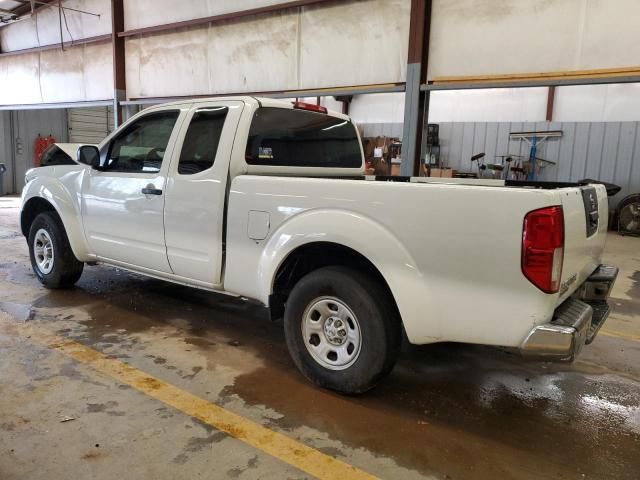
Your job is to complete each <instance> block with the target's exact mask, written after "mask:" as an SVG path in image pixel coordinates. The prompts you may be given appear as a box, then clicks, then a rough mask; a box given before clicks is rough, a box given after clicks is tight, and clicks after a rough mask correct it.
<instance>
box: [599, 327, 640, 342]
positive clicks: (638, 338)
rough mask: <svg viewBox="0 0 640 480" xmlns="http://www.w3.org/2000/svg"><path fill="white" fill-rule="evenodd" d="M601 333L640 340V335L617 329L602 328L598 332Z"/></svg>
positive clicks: (635, 340)
mask: <svg viewBox="0 0 640 480" xmlns="http://www.w3.org/2000/svg"><path fill="white" fill-rule="evenodd" d="M598 334H599V335H606V336H607V337H617V338H625V339H627V340H632V341H634V342H640V335H633V334H631V333H625V332H618V331H616V330H609V329H606V330H605V329H602V330H600V332H598Z"/></svg>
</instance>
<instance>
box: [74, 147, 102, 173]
mask: <svg viewBox="0 0 640 480" xmlns="http://www.w3.org/2000/svg"><path fill="white" fill-rule="evenodd" d="M76 160H77V161H78V163H84V164H85V165H89V166H90V167H91V168H93V169H96V170H99V169H100V151H99V150H98V147H96V146H95V145H82V146H81V147H80V148H78V153H77V156H76Z"/></svg>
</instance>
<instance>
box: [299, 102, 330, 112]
mask: <svg viewBox="0 0 640 480" xmlns="http://www.w3.org/2000/svg"><path fill="white" fill-rule="evenodd" d="M293 108H297V109H298V110H309V111H310V112H318V113H327V112H328V110H327V109H326V107H323V106H322V105H314V104H313V103H305V102H293Z"/></svg>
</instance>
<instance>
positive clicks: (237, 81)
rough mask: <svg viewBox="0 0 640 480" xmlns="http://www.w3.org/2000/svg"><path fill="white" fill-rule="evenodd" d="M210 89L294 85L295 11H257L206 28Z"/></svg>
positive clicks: (295, 74) (288, 86) (218, 90)
mask: <svg viewBox="0 0 640 480" xmlns="http://www.w3.org/2000/svg"><path fill="white" fill-rule="evenodd" d="M208 33H209V37H208V45H209V50H208V63H209V79H210V82H211V86H210V91H211V92H216V93H217V92H243V91H244V92H246V91H265V90H267V91H268V90H287V89H290V88H296V85H297V84H298V73H297V62H298V57H297V38H298V15H297V13H295V12H292V11H289V12H287V13H275V14H270V15H260V16H259V17H253V18H251V19H244V20H240V21H234V22H230V23H225V24H222V25H219V26H215V27H211V28H210V29H209V32H208Z"/></svg>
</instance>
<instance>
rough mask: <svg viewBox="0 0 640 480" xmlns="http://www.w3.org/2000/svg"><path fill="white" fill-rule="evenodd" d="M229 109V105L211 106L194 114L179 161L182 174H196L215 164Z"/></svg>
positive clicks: (179, 170) (179, 171) (179, 169)
mask: <svg viewBox="0 0 640 480" xmlns="http://www.w3.org/2000/svg"><path fill="white" fill-rule="evenodd" d="M228 111H229V108H228V107H209V108H201V109H199V110H197V111H196V112H195V113H194V114H193V117H192V119H191V123H190V124H189V128H188V129H187V133H186V134H185V137H184V142H183V144H182V151H181V152H180V160H179V161H178V173H179V174H180V175H194V174H196V173H200V172H204V171H205V170H208V169H209V168H211V167H212V166H213V163H214V161H215V158H216V153H217V151H218V144H219V143H220V136H221V135H222V128H223V127H224V122H225V119H226V117H227V112H228Z"/></svg>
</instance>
